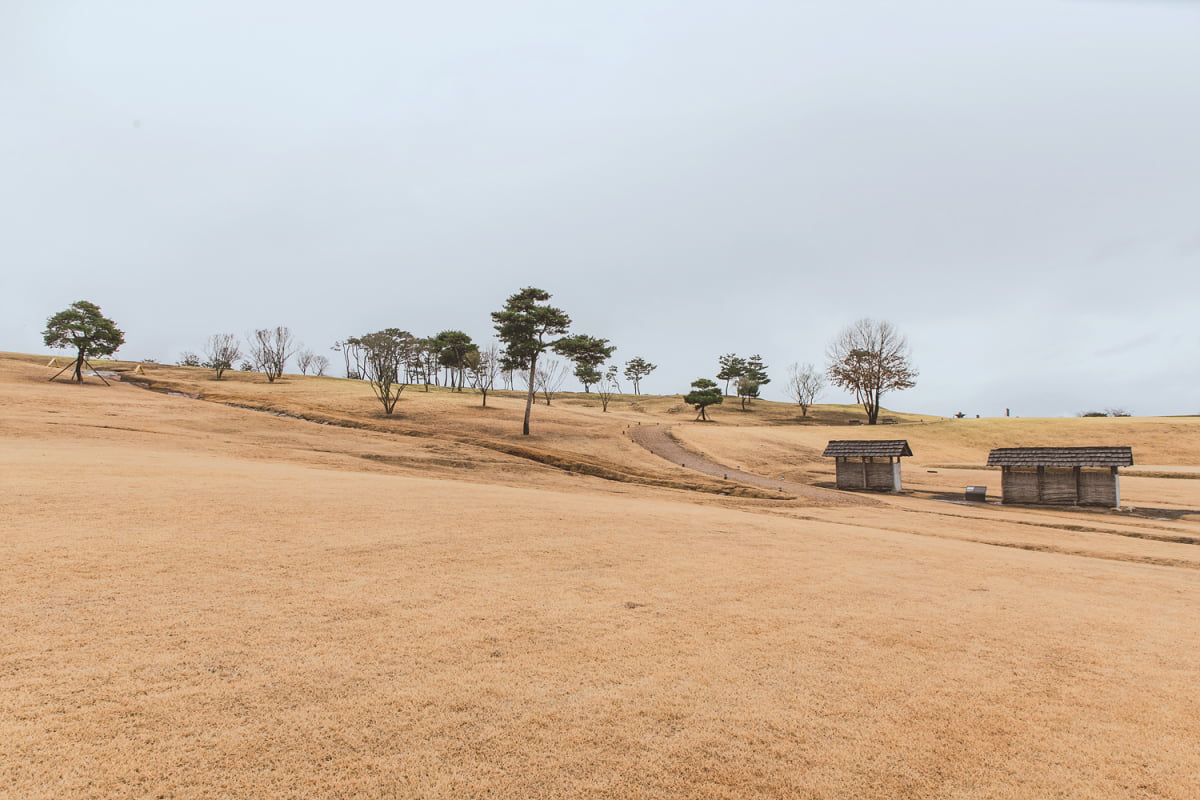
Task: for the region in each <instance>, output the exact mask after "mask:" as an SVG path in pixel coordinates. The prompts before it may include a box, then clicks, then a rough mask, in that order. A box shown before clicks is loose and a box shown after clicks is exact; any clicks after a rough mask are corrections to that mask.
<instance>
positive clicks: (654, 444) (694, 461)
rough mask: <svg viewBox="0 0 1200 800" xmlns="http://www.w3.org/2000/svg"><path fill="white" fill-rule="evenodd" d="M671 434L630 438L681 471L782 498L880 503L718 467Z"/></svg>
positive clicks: (656, 430) (663, 428) (648, 428)
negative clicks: (774, 494)
mask: <svg viewBox="0 0 1200 800" xmlns="http://www.w3.org/2000/svg"><path fill="white" fill-rule="evenodd" d="M670 431H671V426H670V425H637V426H634V427H632V428H630V430H629V437H630V438H631V439H633V441H635V442H637V443H638V444H640V445H641V446H642V447H644V448H646V449H647V450H649V451H650V452H651V453H654V454H655V455H656V456H661V457H662V458H665V459H666V460H668V461H670V462H672V463H675V464H678V465H680V466H681V467H685V468H687V469H692V470H696V471H697V472H703V473H704V474H706V475H715V476H716V477H718V478H726V479H728V480H731V481H737V482H738V483H744V484H747V485H749V486H758V487H761V488H764V489H773V490H777V491H779V493H780V494H789V495H794V496H796V497H802V498H804V499H807V500H815V501H817V502H820V503H830V504H842V505H872V504H874V503H876V502H877V501H876V500H874V499H873V498H870V497H863V496H862V495H858V494H852V493H849V492H839V491H837V490H835V489H822V488H821V487H819V486H810V485H809V484H807V483H795V482H793V481H785V480H781V479H779V478H768V477H766V476H765V475H757V474H755V473H753V472H745V471H743V470H740V469H734V468H732V467H727V466H725V465H724V464H718V463H717V462H716V461H711V460H709V459H707V458H705V457H704V456H703V455H701V454H699V453H696V452H694V451H692V450H688V449H687V448H685V447H682V446H680V444H679V443H678V442H676V441H675V440H674V439H672V438H671V436H670Z"/></svg>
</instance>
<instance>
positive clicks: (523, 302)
mask: <svg viewBox="0 0 1200 800" xmlns="http://www.w3.org/2000/svg"><path fill="white" fill-rule="evenodd" d="M550 297H551V295H550V293H549V292H547V291H546V290H544V289H537V288H534V287H532V286H528V287H526V288H524V289H522V290H521V291H519V292H517V293H516V294H514V295H510V296H509V298H508V300H506V301H505V303H504V308H502V309H500V310H499V311H493V312H492V321H493V322H494V323H495V327H496V334H497V336H498V337H499V338H500V341H502V342H504V358H503V367H504V368H505V369H523V370H529V388H528V392H527V394H526V397H525V421H524V424H523V426H522V429H521V433H522V434H523V435H525V436H528V435H529V417H530V414H531V412H532V410H533V393H534V383H535V376H536V374H537V360H538V356H540V355H541V354H542V353H544V352H545V351H546V350H547V349H548V348H549V347H551V346H552V345H554V344H556V343H557V342H558V338H559V337H561V336H563V335H564V334H565V333H566V332H567V330H568V329H569V328H570V327H571V318H570V317H568V316H567V314H566V312H565V311H563V310H562V309H559V308H555V307H554V306H551V305H548V304H547V301H548V300H549V299H550Z"/></svg>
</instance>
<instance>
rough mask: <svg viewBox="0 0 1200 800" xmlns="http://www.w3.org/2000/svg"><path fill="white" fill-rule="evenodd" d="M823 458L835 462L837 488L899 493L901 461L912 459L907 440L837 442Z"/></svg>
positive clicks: (831, 445)
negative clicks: (831, 459) (835, 460)
mask: <svg viewBox="0 0 1200 800" xmlns="http://www.w3.org/2000/svg"><path fill="white" fill-rule="evenodd" d="M822 455H824V456H826V457H827V458H835V459H837V488H839V489H875V490H877V491H884V492H898V491H900V489H901V488H902V484H901V482H900V459H901V457H903V456H911V455H912V450H911V449H910V448H909V446H908V440H907V439H883V440H874V441H872V440H869V439H867V440H861V439H854V440H837V441H831V442H830V443H829V444H827V445H826V446H825V452H824V453H822Z"/></svg>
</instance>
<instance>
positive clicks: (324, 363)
mask: <svg viewBox="0 0 1200 800" xmlns="http://www.w3.org/2000/svg"><path fill="white" fill-rule="evenodd" d="M309 366H310V367H312V371H313V375H316V376H317V377H318V378H320V377H322V376H323V375H324V374H325V371H326V370H328V369H329V358H328V357H326V356H321V355H316V356H313V360H312V364H310V365H309Z"/></svg>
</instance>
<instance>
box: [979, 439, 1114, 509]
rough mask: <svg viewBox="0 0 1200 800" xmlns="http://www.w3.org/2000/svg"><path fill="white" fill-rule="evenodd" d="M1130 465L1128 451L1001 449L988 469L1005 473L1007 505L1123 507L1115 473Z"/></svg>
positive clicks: (991, 455) (1003, 492) (992, 454)
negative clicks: (998, 469) (995, 468)
mask: <svg viewBox="0 0 1200 800" xmlns="http://www.w3.org/2000/svg"><path fill="white" fill-rule="evenodd" d="M1132 464H1133V448H1130V447H1001V448H998V449H996V450H993V451H992V452H990V453H988V466H989V467H1000V468H1001V475H1000V487H1001V490H1000V491H1001V498H1000V499H1001V502H1004V503H1028V504H1031V505H1060V506H1106V507H1108V508H1119V507H1120V505H1121V478H1120V476H1119V475H1118V474H1117V470H1118V469H1119V468H1120V467H1128V466H1131V465H1132Z"/></svg>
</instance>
